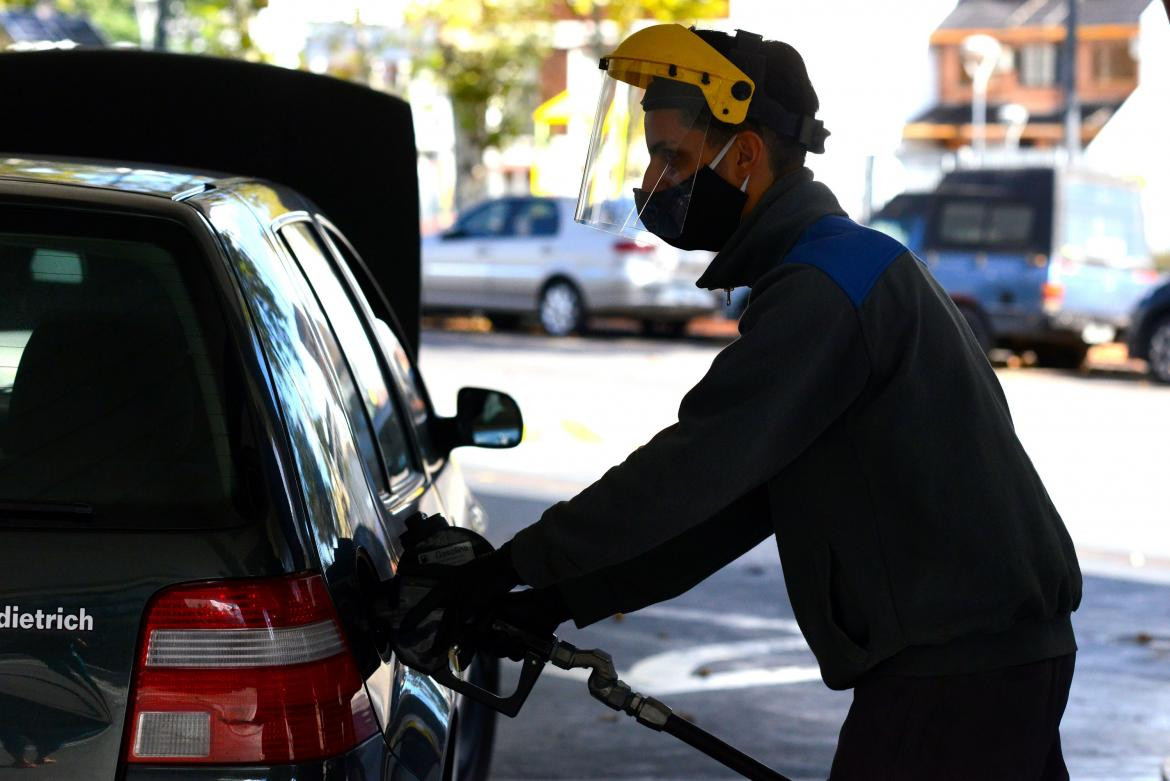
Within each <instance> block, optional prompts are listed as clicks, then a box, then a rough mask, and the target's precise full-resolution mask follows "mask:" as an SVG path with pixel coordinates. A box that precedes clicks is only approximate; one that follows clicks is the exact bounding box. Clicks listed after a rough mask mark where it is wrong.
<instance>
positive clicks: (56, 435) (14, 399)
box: [0, 206, 262, 527]
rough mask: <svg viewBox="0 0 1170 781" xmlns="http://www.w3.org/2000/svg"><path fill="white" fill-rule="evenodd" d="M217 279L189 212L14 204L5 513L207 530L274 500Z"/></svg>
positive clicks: (5, 351) (9, 231)
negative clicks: (180, 218)
mask: <svg viewBox="0 0 1170 781" xmlns="http://www.w3.org/2000/svg"><path fill="white" fill-rule="evenodd" d="M212 289H213V288H212V284H211V280H210V277H209V274H208V269H207V267H206V260H205V259H204V258H201V254H200V252H199V250H198V245H197V244H196V242H195V241H194V239H193V237H192V236H191V235H190V234H189V233H187V232H186V231H185V230H184V229H182V228H181V227H179V226H178V225H176V224H174V223H169V222H166V221H162V220H157V219H152V218H145V217H143V218H133V217H124V216H114V215H104V216H101V217H97V216H95V215H94V214H92V213H87V212H80V211H72V210H64V209H53V210H48V209H32V208H27V207H12V206H0V520H4V521H5V522H7V523H11V522H13V521H14V520H15V521H20V522H25V521H34V522H35V521H37V520H38V519H41V520H45V521H46V522H48V521H52V520H61V519H65V518H68V519H71V520H73V521H83V522H97V523H101V524H102V525H109V524H112V525H115V526H116V525H121V524H129V525H133V526H139V525H142V524H146V525H149V526H170V527H175V526H179V527H201V526H207V525H221V524H224V523H232V522H241V521H243V520H245V518H246V517H248V516H253V515H255V514H256V513H257V512H258V511H259V509H260V505H261V504H262V502H260V501H259V500H258V497H259V494H257V493H256V492H252V491H246V490H244V487H243V486H241V482H240V474H241V472H243V471H248V470H247V469H246V468H243V469H242V467H246V466H247V465H246V464H245V463H242V462H243V461H244V459H243V458H242V457H241V455H240V454H241V452H243V451H244V450H245V449H246V448H245V447H244V445H245V444H246V440H247V439H248V438H249V436H250V434H249V432H250V430H251V429H250V423H249V422H248V420H250V417H249V415H248V413H247V405H246V404H245V403H244V401H243V394H242V391H241V386H242V382H241V375H240V372H239V371H238V369H236V368H234V367H235V366H236V365H237V364H236V362H235V361H234V360H229V358H228V356H231V355H232V351H231V350H228V349H225V346H226V344H227V343H228V342H229V340H228V339H227V338H226V329H225V327H224V318H223V316H222V314H221V310H219V309H218V307H217V305H216V301H215V298H214V296H213V295H212ZM253 451H254V449H253ZM245 494H246V495H245Z"/></svg>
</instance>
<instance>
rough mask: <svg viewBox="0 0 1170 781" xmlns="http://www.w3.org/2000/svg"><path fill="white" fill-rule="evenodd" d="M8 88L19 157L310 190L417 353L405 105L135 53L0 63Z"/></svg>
mask: <svg viewBox="0 0 1170 781" xmlns="http://www.w3.org/2000/svg"><path fill="white" fill-rule="evenodd" d="M225 85H231V88H230V89H226V88H225ZM0 92H2V93H3V94H4V110H5V114H6V115H7V116H9V117H20V121H19V122H5V123H4V125H3V127H2V128H0V150H3V151H4V152H7V153H23V154H28V155H30V156H35V157H38V158H43V157H46V156H49V157H51V156H57V155H63V156H68V157H74V158H77V157H89V158H98V159H106V160H118V161H135V162H138V163H142V164H146V165H138V166H131V168H134V169H143V168H146V169H149V168H151V167H153V166H164V167H166V166H171V167H175V166H178V167H183V168H198V169H206V170H209V171H230V172H232V173H233V174H239V175H245V176H249V177H256V178H261V179H267V180H271V181H274V182H280V183H283V184H285V185H288V186H290V187H293V188H295V189H296V190H297V191H299V192H303V193H308V194H310V195H311V196H312V198H313V200H314V202H316V203H317V204H319V205H320V206H321V208H322V209H323V210H324V211H325V213H326V214H328V215H330V217H331V218H332V219H333V221H334V222H336V223H337V225H338V226H339V227H340V228H341V230H342V231H343V232H344V233H345V234H346V236H348V238H349V239H350V240H351V241H352V242H353V244H354V246H355V247H357V250H358V252H360V253H361V255H362V256H363V257H364V258H365V259H366V260H367V261H369V263H370V269H371V271H372V272H373V275H374V278H375V279H376V280H377V282H378V283H379V284H380V285H381V289H382V291H384V292H385V294H386V296H387V297H388V299H389V304H390V306H391V307H392V311H393V314H394V315H396V316H397V318H398V319H399V320H400V322H401V324H402V337H403V339H404V340H405V342H406V344H407V347H408V349H409V350H410V354H411V355H412V356H415V355H417V354H418V329H419V271H420V265H419V222H418V175H417V161H416V159H415V144H414V128H413V124H412V121H411V113H410V107H409V105H407V104H406V103H405V102H404V101H402V100H400V99H398V98H394V97H392V96H390V95H387V94H385V93H382V92H378V91H375V90H372V89H368V88H366V87H361V86H359V85H356V84H351V83H348V82H344V81H341V80H339V79H335V78H331V77H328V76H318V75H316V74H312V73H306V72H304V71H296V70H290V69H287V68H279V67H276V66H271V65H262V64H257V63H250V62H243V61H238V60H227V59H219V58H215V57H195V56H190V55H178V54H165V53H158V52H146V51H134V50H125V49H110V50H74V51H45V52H8V53H3V54H0ZM80 118H84V120H80ZM79 120H80V121H82V122H83V124H84V129H83V130H82V128H79ZM378 172H382V173H378ZM359 282H360V283H361V285H362V287H363V291H364V292H365V294H366V297H367V298H368V299H369V300H370V302H371V304H372V305H373V306H374V308H375V311H376V313H377V314H378V316H379V317H381V318H383V319H388V316H389V315H390V313H389V312H386V311H379V309H380V307H381V303H380V301H379V300H378V298H379V297H378V296H377V295H375V293H374V289H373V286H370V285H367V282H366V280H364V279H361V278H360V277H359Z"/></svg>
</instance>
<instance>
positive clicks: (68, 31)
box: [0, 11, 106, 46]
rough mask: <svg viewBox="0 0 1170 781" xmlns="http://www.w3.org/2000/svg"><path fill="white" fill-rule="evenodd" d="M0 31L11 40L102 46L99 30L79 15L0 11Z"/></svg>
mask: <svg viewBox="0 0 1170 781" xmlns="http://www.w3.org/2000/svg"><path fill="white" fill-rule="evenodd" d="M0 31H3V32H4V33H5V34H7V36H8V37H9V38H11V39H12V42H13V43H24V44H37V43H65V42H72V43H75V44H77V45H78V46H105V45H106V42H105V40H103V39H102V36H101V33H99V32H98V31H97V29H95V28H94V26H93V25H92V24H90V21H89V20H88V19H86V18H85V17H82V16H70V15H69V14H59V13H48V14H46V13H42V12H40V11H0Z"/></svg>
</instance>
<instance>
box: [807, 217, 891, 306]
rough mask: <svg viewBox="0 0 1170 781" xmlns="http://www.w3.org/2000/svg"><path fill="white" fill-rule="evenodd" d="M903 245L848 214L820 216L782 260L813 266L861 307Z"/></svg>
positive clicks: (854, 303)
mask: <svg viewBox="0 0 1170 781" xmlns="http://www.w3.org/2000/svg"><path fill="white" fill-rule="evenodd" d="M906 251H907V250H906V248H905V247H904V246H902V244H901V243H900V242H898V241H896V240H894V239H891V238H890V237H889V236H887V235H886V234H884V233H881V232H880V231H875V230H873V229H872V228H866V227H863V226H861V225H858V224H857V223H855V222H854V221H853V220H851V219H849V218H848V217H836V216H833V217H822V218H820V219H819V220H817V221H816V222H814V223H813V224H812V225H810V226H808V228H806V229H805V231H804V233H802V234H801V236H800V238H799V239H797V241H796V244H795V245H793V247H792V250H791V251H790V252H789V253H788V255H787V256H785V258H784V262H785V263H803V264H805V265H808V266H815V267H816V268H819V269H820V270H821V271H823V272H825V273H826V274H828V275H829V277H830V278H831V279H832V280H833V281H834V282H836V283H837V284H838V285H839V286H840V288H841V289H842V290H844V291H845V295H847V296H849V300H851V301H852V302H853V305H854V306H855V307H860V306H861V305H862V303H863V302H864V301H865V298H866V296H868V295H869V291H870V290H872V289H873V286H874V283H876V282H877V279H878V277H880V276H881V274H882V272H883V271H885V270H886V268H888V267H889V265H890V264H891V263H893V262H894V260H895V259H896V258H897V257H898V256H900V255H901V254H902V253H903V252H906Z"/></svg>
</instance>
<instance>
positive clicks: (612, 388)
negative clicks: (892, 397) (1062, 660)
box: [421, 330, 1170, 781]
mask: <svg viewBox="0 0 1170 781" xmlns="http://www.w3.org/2000/svg"><path fill="white" fill-rule="evenodd" d="M724 343H725V340H720V339H718V338H707V339H702V338H692V339H689V340H684V341H668V340H662V339H653V340H644V339H640V338H636V337H634V336H631V335H628V334H622V333H620V332H615V331H610V332H604V333H601V334H595V335H592V336H589V337H585V338H572V339H566V340H555V339H548V338H544V337H541V336H536V335H532V334H525V333H505V334H494V333H476V332H467V331H463V332H455V331H439V330H429V331H427V332H425V333H424V336H423V349H422V353H421V364H422V368H423V371H424V374H425V376H426V377H427V380H428V382H429V385H430V391H431V394H432V396H433V397H434V399H435V402H436V404H437V406H438V407H439V408H440V411H447V412H449V411H451V408H452V407H453V404H454V399H455V391H456V390H457V389H458V388H459V387H460V386H463V385H478V386H481V387H494V388H499V389H501V390H506V391H508V392H510V393H512V394H513V395H514V396H515V397H516V399H517V400H518V401H519V403H520V406H521V408H522V409H523V410H524V413H525V418H526V422H527V427H528V428H527V435H526V440H525V442H524V443H523V444H522V445H521V446H520V447H519V448H517V449H515V450H512V451H485V450H471V449H465V450H462V451H458V457H459V459H460V461H461V463H462V465H463V469H464V472H465V474H466V476H467V477H468V479H469V482H471V484H472V485H473V487H474V488H475V489H476V491H477V494H478V495H479V496H480V498H481V500H482V501H483V502H484V504H485V506H486V507H487V509H488V511H489V514H490V516H491V519H492V534H491V536H492V537H493V539H494V540H495V541H496V542H502V541H503V540H505V539H507V538H508V537H509V536H510V535H511V534H513V533H514V532H515V531H516V530H518V529H519V528H521V527H522V526H524V525H526V524H527V523H530V522H531V521H532V520H534V519H535V518H537V517H539V514H540V512H541V511H542V510H543V508H544V507H546V506H548V504H550V503H551V502H553V501H556V500H557V499H561V498H566V497H568V496H571V495H572V494H573V493H574V492H575V491H576V490H578V489H580V488H581V487H583V486H584V485H586V484H588V483H589V482H590V481H591V480H593V479H595V478H596V477H597V476H599V475H600V474H601V473H602V472H604V470H605V469H606V468H608V467H609V466H612V465H613V464H615V463H617V462H619V461H620V460H621V459H622V458H623V457H624V456H625V455H626V454H627V453H628V452H629V451H630V450H631V449H632V448H634V447H636V446H638V445H639V444H642V443H643V442H644V441H645V440H646V439H648V438H649V437H650V436H651V435H653V434H654V433H655V432H656V431H657V430H658V429H660V428H661V427H662V426H664V425H667V424H669V423H670V422H672V421H673V419H674V415H675V411H676V409H677V405H678V401H679V399H680V398H681V396H682V394H683V393H684V392H685V391H686V389H687V388H688V387H690V385H691V384H692V383H693V382H694V381H696V380H697V379H698V378H699V377H701V376H702V374H703V372H704V371H705V370H706V368H707V366H708V365H709V364H710V361H711V359H712V357H713V356H714V355H715V353H716V352H717V351H718V350H719V349H720V347H721V346H722V345H723V344H724ZM999 375H1000V379H1001V381H1002V383H1003V385H1004V388H1005V391H1006V392H1007V395H1008V398H1009V402H1010V404H1011V408H1012V413H1013V416H1014V419H1015V422H1016V426H1017V430H1018V431H1019V434H1020V437H1021V439H1022V440H1023V442H1024V444H1025V446H1026V447H1027V448H1028V451H1029V453H1030V454H1031V456H1032V458H1033V461H1034V462H1035V464H1036V467H1037V469H1038V471H1039V472H1040V474H1041V476H1042V477H1043V478H1044V479H1045V482H1046V484H1047V486H1048V489H1049V492H1050V493H1051V494H1052V496H1053V499H1054V501H1055V502H1056V504H1057V506H1058V508H1059V509H1060V510H1061V512H1062V514H1063V516H1064V518H1065V520H1066V523H1067V524H1068V526H1069V528H1070V531H1071V532H1072V534H1073V537H1074V540H1075V541H1076V543H1077V546H1078V550H1079V551H1080V555H1081V560H1082V566H1083V567H1084V569H1085V571H1086V582H1085V598H1084V602H1083V604H1082V606H1081V609H1080V610H1079V611H1078V612H1077V613H1076V615H1075V623H1076V628H1077V635H1078V643H1079V645H1080V652H1079V654H1078V659H1077V674H1076V678H1075V681H1074V686H1073V690H1072V694H1071V698H1070V704H1069V708H1068V711H1067V713H1066V716H1065V720H1064V724H1063V728H1062V735H1063V740H1064V745H1065V754H1066V757H1067V759H1068V763H1069V767H1070V770H1071V772H1072V776H1073V778H1076V779H1101V780H1102V781H1104V779H1159V778H1160V767H1161V764H1162V761H1163V759H1164V758H1165V757H1166V755H1168V754H1170V488H1168V487H1167V483H1166V475H1170V448H1167V447H1166V445H1167V443H1170V414H1167V412H1166V410H1167V409H1168V408H1170V406H1168V405H1170V388H1163V387H1159V386H1155V385H1152V384H1151V383H1150V382H1148V381H1147V380H1145V379H1144V378H1143V377H1141V375H1140V374H1137V373H1134V372H1133V371H1131V370H1130V368H1129V367H1123V366H1119V365H1115V364H1108V363H1105V364H1102V363H1097V364H1096V365H1091V367H1090V369H1088V370H1082V371H1080V372H1057V371H1049V370H1042V369H1032V368H1022V369H1021V368H1007V367H1001V368H1000V369H999ZM565 635H566V636H567V637H568V638H569V639H570V640H572V642H574V643H575V644H577V645H579V646H598V647H601V648H604V649H606V650H608V651H610V652H611V653H612V654H613V655H614V658H615V660H616V662H617V664H618V668H619V672H621V674H622V675H623V676H625V677H626V678H627V680H628V681H629V682H630V683H631V684H633V685H635V687H639V688H641V689H642V690H644V691H646V692H647V693H650V694H656V695H660V696H662V698H663V699H664V700H666V702H667V703H668V704H669V705H671V706H672V707H674V708H675V709H676V710H677V711H681V712H684V713H685V714H687V715H688V716H690V717H692V718H693V719H694V720H695V721H696V722H697V723H699V724H700V725H701V726H703V727H705V728H707V729H709V730H711V731H713V732H715V733H717V734H719V735H721V736H723V737H724V738H726V739H728V740H729V741H730V742H731V743H733V744H735V745H737V746H738V747H740V748H742V749H744V750H745V751H748V753H751V754H753V755H755V756H756V757H757V758H759V759H761V760H762V761H765V762H767V763H769V764H771V765H772V766H774V767H776V768H777V769H780V770H782V771H783V772H784V773H786V774H787V775H789V776H792V777H795V778H824V777H825V776H826V775H827V772H828V768H829V763H830V761H831V758H832V753H833V749H834V746H835V744H836V737H837V730H838V728H839V726H840V723H841V720H842V719H843V718H844V716H845V712H846V711H847V709H848V706H849V700H850V696H849V694H848V693H847V692H846V693H842V692H832V691H830V690H829V689H827V688H826V687H825V686H824V685H823V684H822V683H821V682H820V681H819V679H818V678H817V676H816V672H815V662H814V660H813V659H812V656H811V654H810V653H809V652H808V650H807V647H805V646H804V644H803V642H802V641H801V639H800V637H799V634H798V632H797V631H796V628H795V626H794V625H793V622H792V615H791V609H790V607H789V605H788V601H787V598H786V596H785V593H784V585H783V577H782V574H781V573H780V569H779V562H778V558H777V555H776V551H775V547H774V543H772V542H768V543H765V544H764V545H761V546H760V547H759V548H757V549H756V550H754V551H752V552H751V553H749V554H748V555H747V556H745V557H744V558H742V559H741V560H740V561H738V562H736V563H735V564H733V565H731V566H730V567H728V568H727V569H725V570H724V571H723V572H721V573H719V574H717V575H715V576H713V577H712V578H710V579H709V580H708V581H706V582H705V583H703V584H702V585H700V586H699V587H698V588H696V589H694V590H693V591H691V592H690V593H688V594H686V595H683V596H682V597H680V598H678V599H676V600H673V601H672V602H669V603H666V604H664V605H661V606H656V607H654V608H650V609H648V610H646V611H642V612H641V613H638V614H633V615H630V616H626V617H624V618H623V619H621V620H614V619H611V620H608V621H605V622H602V623H600V624H597V625H594V626H592V627H589V628H587V629H585V630H582V631H576V630H566V632H565ZM719 777H730V774H729V773H728V772H727V771H724V770H723V769H722V768H721V767H720V766H719V765H717V764H715V763H713V762H712V761H710V760H707V759H705V758H703V757H702V756H701V755H698V754H696V753H695V752H693V751H692V750H690V749H689V748H687V747H686V746H684V745H682V744H681V743H678V742H677V741H675V740H674V739H673V738H670V737H668V736H666V735H663V734H656V733H654V732H651V731H649V730H647V729H646V728H644V727H641V726H639V725H637V724H635V723H634V722H633V721H631V720H630V719H628V718H626V717H624V716H622V717H620V718H619V717H618V716H617V715H616V714H614V713H612V712H611V711H608V710H606V709H605V708H604V706H602V705H601V704H600V703H597V702H596V701H594V700H592V699H591V698H590V697H589V695H588V693H587V691H586V688H585V684H584V682H583V680H582V679H573V678H570V677H566V676H564V675H554V674H546V675H545V677H544V679H543V680H542V681H541V682H540V683H539V684H538V686H537V690H536V692H535V693H534V694H533V697H532V699H531V700H530V701H529V703H528V705H527V706H526V707H525V709H524V711H523V712H522V713H521V714H520V716H519V717H518V718H516V719H515V720H507V719H505V720H503V721H502V723H501V725H500V731H499V735H498V741H497V756H496V760H495V762H494V763H493V778H529V779H531V778H658V779H671V778H719Z"/></svg>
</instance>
